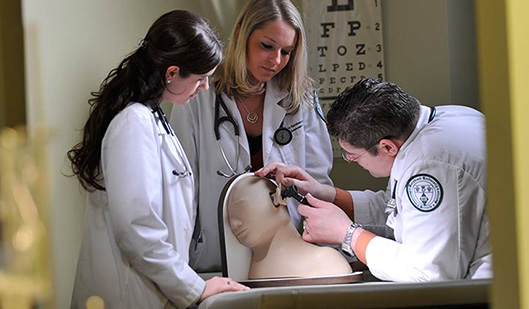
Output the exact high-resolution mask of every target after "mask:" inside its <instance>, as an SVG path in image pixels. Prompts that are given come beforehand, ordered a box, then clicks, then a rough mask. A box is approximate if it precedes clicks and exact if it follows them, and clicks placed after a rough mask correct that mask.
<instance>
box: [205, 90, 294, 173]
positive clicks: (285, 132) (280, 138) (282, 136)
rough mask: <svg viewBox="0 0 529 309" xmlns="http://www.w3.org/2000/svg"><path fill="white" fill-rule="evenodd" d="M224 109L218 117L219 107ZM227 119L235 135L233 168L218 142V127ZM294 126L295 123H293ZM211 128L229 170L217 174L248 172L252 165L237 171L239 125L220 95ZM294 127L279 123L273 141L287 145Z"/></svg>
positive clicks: (239, 145) (216, 100) (216, 101)
mask: <svg viewBox="0 0 529 309" xmlns="http://www.w3.org/2000/svg"><path fill="white" fill-rule="evenodd" d="M219 106H221V107H222V109H223V110H224V113H225V114H226V116H223V117H220V112H219V109H220V107H219ZM224 121H227V122H229V123H231V125H232V126H233V131H234V135H235V140H236V142H237V148H236V150H235V168H234V167H233V166H232V165H231V164H230V161H229V160H228V157H227V156H226V153H225V152H224V149H223V148H222V143H221V142H220V133H219V127H220V125H221V124H222V123H223V122H224ZM295 126H296V125H295ZM300 127H301V124H297V127H296V128H295V129H299V128H300ZM213 130H214V131H215V138H216V139H217V144H218V145H219V149H220V153H221V155H222V158H223V159H224V162H225V163H226V165H227V166H228V169H229V170H230V173H229V174H228V173H224V172H223V171H221V170H217V174H218V175H219V176H223V177H226V178H231V177H233V176H236V175H240V174H244V173H247V172H249V171H250V170H251V169H252V166H251V165H250V164H248V165H247V166H246V167H245V168H244V170H243V171H239V170H238V167H237V163H238V162H239V155H240V147H241V144H240V143H239V125H237V123H236V122H235V119H234V118H233V116H232V114H231V113H230V111H229V110H228V108H227V107H226V104H225V103H224V101H223V100H222V98H221V97H220V95H217V97H216V99H215V125H214V127H213ZM293 130H294V129H290V128H286V127H284V126H283V124H281V126H280V127H279V128H278V129H277V130H276V131H275V132H274V141H275V142H276V143H277V144H279V145H281V146H284V145H287V144H289V143H290V142H291V141H292V131H293Z"/></svg>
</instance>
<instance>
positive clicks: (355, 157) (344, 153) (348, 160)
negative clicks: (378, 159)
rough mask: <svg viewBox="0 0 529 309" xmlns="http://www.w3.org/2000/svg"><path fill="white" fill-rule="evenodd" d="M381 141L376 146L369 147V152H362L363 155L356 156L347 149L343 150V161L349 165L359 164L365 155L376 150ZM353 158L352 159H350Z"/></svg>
mask: <svg viewBox="0 0 529 309" xmlns="http://www.w3.org/2000/svg"><path fill="white" fill-rule="evenodd" d="M379 142H380V141H378V142H377V143H376V144H375V145H373V146H371V147H369V149H368V150H366V151H364V152H362V153H361V154H359V155H357V156H355V155H354V154H352V153H350V152H347V151H346V150H345V149H342V159H344V160H345V162H347V163H353V162H357V161H358V160H359V159H360V158H361V157H362V156H363V155H365V154H366V153H367V152H369V151H371V149H373V148H375V147H376V146H377V145H378V143H379ZM349 158H351V159H349Z"/></svg>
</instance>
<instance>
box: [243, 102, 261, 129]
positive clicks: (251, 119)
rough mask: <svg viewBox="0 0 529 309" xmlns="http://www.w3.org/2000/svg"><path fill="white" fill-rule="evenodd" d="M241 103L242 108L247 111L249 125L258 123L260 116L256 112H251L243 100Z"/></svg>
mask: <svg viewBox="0 0 529 309" xmlns="http://www.w3.org/2000/svg"><path fill="white" fill-rule="evenodd" d="M239 102H241V105H242V107H244V109H245V110H246V120H247V121H248V122H249V123H256V122H257V121H258V120H259V115H257V113H256V112H250V111H249V110H248V108H247V107H246V105H244V102H243V101H242V100H241V99H239Z"/></svg>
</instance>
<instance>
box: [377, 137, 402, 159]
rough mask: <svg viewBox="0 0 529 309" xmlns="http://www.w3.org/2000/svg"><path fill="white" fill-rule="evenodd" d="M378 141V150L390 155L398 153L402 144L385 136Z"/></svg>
mask: <svg viewBox="0 0 529 309" xmlns="http://www.w3.org/2000/svg"><path fill="white" fill-rule="evenodd" d="M379 143H380V148H379V149H380V151H382V152H384V153H386V154H387V155H389V156H391V157H395V156H397V154H398V153H399V149H400V145H402V143H396V142H395V141H393V140H391V139H387V138H383V139H381V140H380V142H379Z"/></svg>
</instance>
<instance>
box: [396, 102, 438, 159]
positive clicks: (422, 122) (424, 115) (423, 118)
mask: <svg viewBox="0 0 529 309" xmlns="http://www.w3.org/2000/svg"><path fill="white" fill-rule="evenodd" d="M431 112H432V109H431V108H430V107H428V106H423V105H421V114H420V116H419V120H417V124H416V125H415V129H413V132H411V134H410V136H409V137H408V138H407V139H406V141H405V142H404V144H402V146H401V147H400V150H399V155H400V154H401V153H404V152H405V151H406V149H407V148H408V146H409V145H410V144H411V143H412V142H413V140H415V138H416V137H417V135H418V134H419V133H420V132H421V131H422V129H423V128H424V127H425V126H426V125H428V122H429V117H430V113H431ZM397 157H398V156H397Z"/></svg>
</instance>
